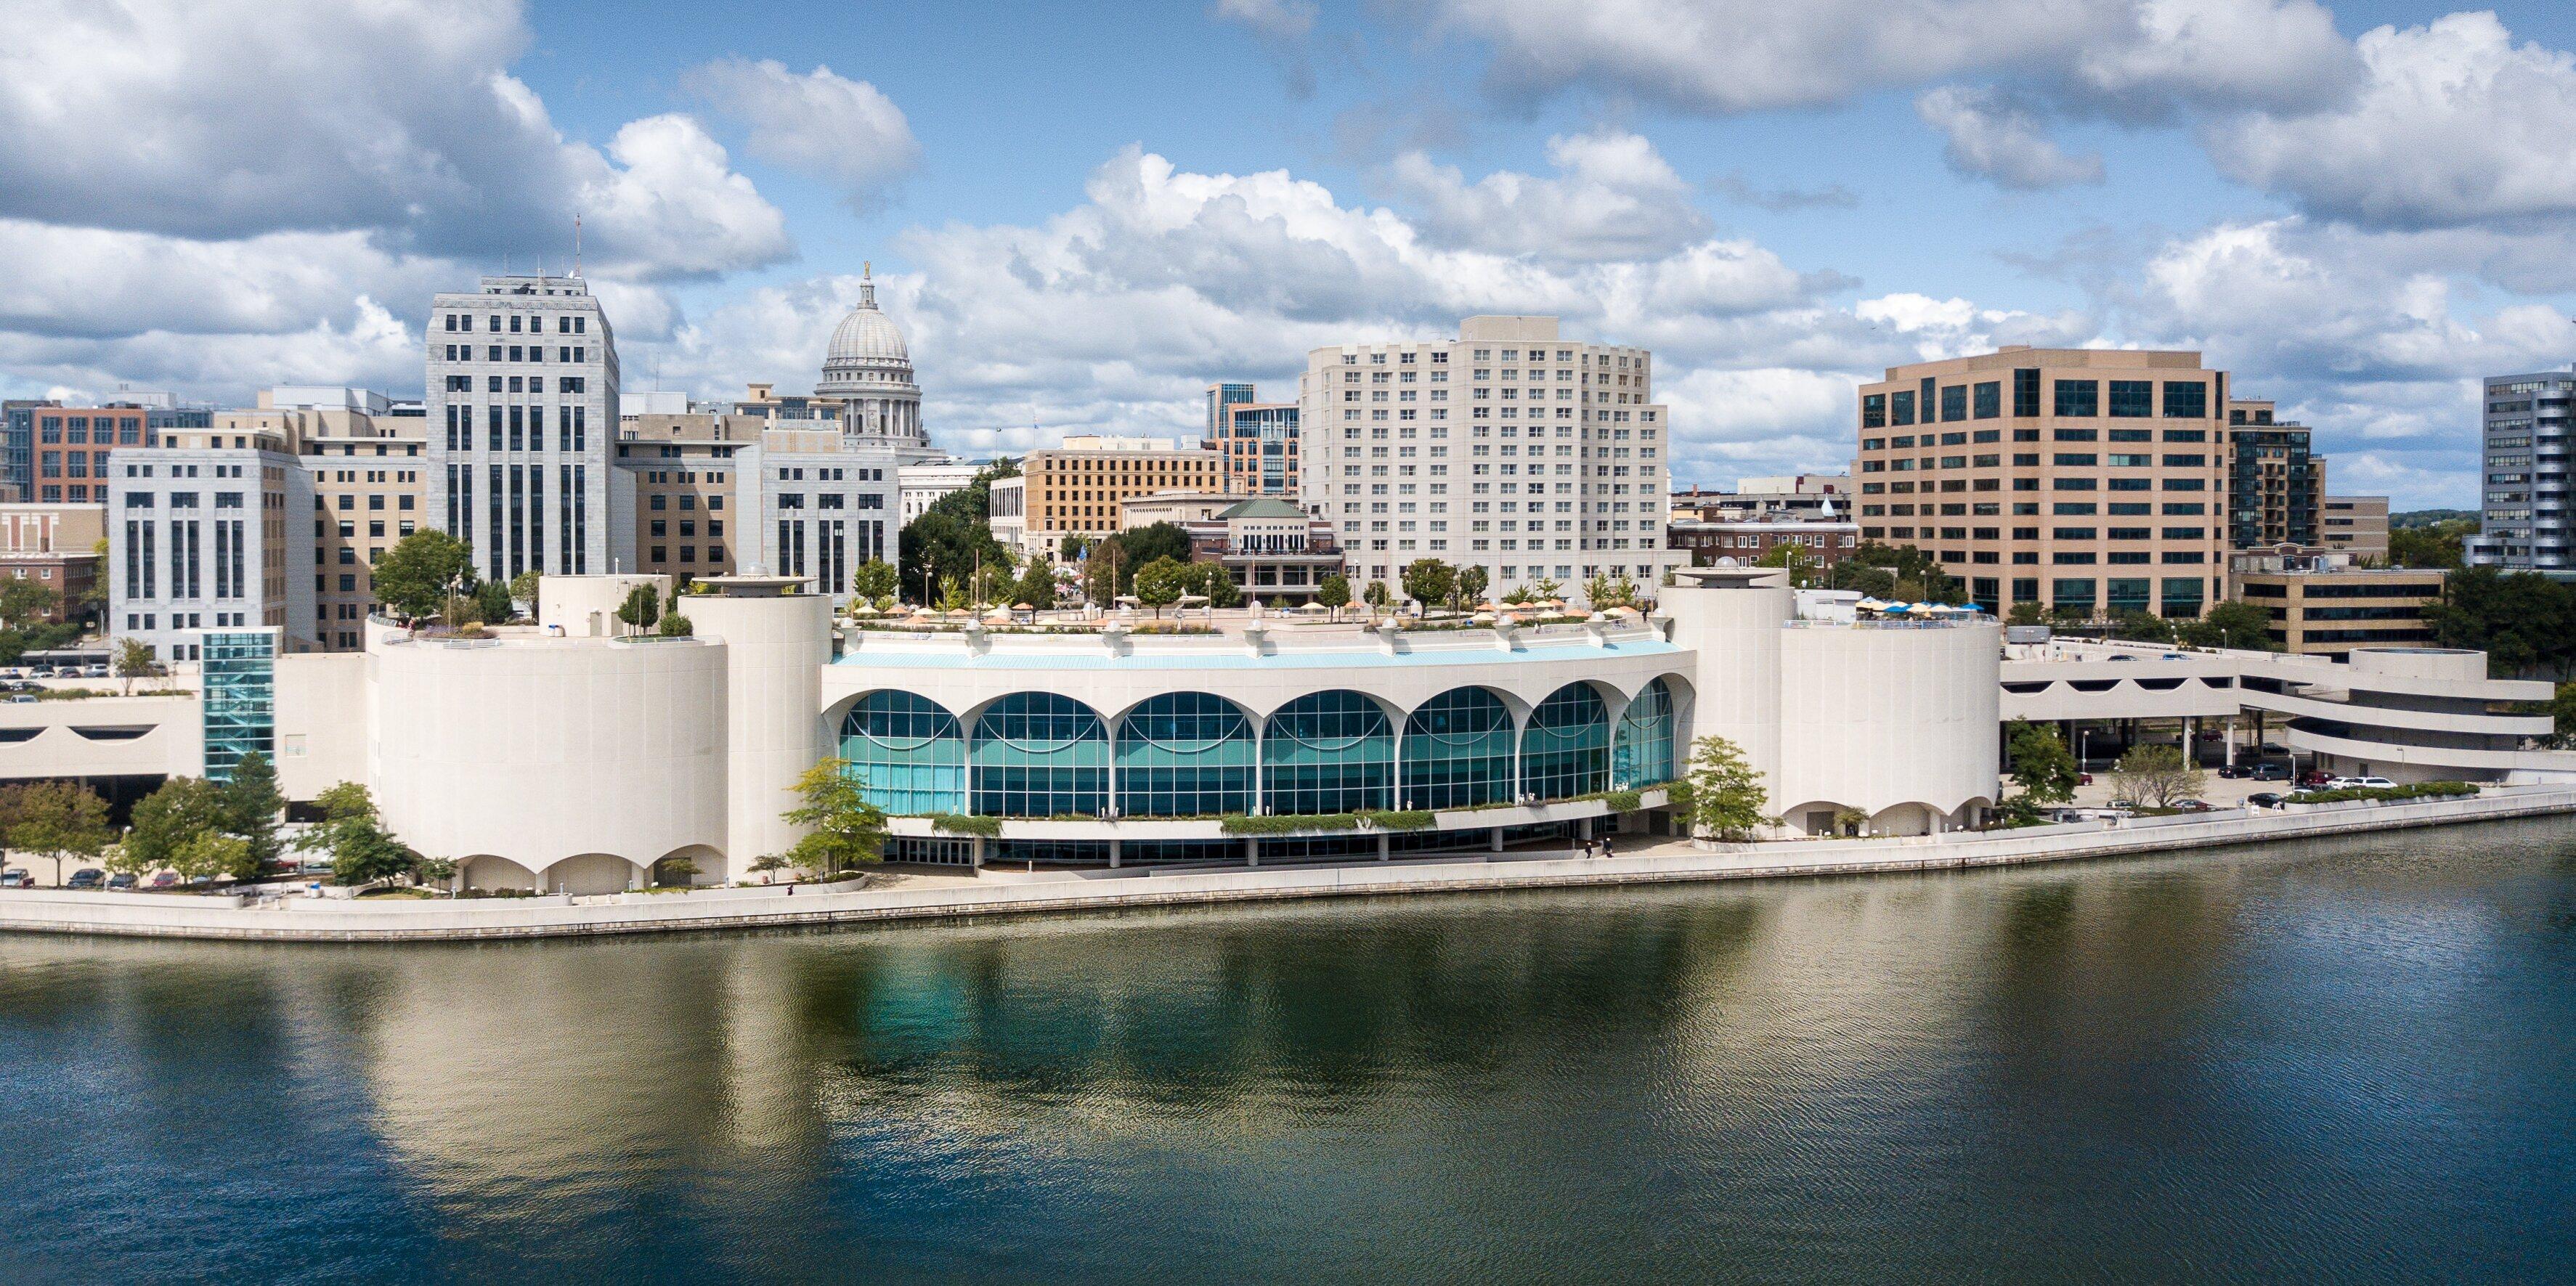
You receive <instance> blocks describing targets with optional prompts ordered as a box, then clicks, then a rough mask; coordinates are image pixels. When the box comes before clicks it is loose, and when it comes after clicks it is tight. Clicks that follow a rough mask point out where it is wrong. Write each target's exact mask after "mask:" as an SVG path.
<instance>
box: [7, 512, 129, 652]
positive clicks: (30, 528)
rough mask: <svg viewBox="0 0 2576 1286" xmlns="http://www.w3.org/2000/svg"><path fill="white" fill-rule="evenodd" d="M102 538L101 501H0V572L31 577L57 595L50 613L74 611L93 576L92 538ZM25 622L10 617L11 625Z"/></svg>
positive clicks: (95, 540) (95, 569) (94, 541)
mask: <svg viewBox="0 0 2576 1286" xmlns="http://www.w3.org/2000/svg"><path fill="white" fill-rule="evenodd" d="M105 539H107V506H106V504H105V503H103V502H102V503H100V504H88V505H74V504H59V505H49V504H42V503H38V504H7V503H0V577H7V578H14V579H17V580H27V581H34V582H35V583H37V584H39V585H42V586H44V587H45V588H47V589H50V590H52V591H54V592H55V593H57V594H60V595H62V604H63V605H62V608H61V610H58V611H56V612H54V613H52V614H51V616H50V619H53V620H57V621H59V620H62V619H64V618H65V616H66V615H78V614H79V613H80V611H81V606H80V603H81V599H82V598H84V597H86V596H87V595H88V594H89V592H90V589H91V587H92V586H93V585H95V584H96V583H97V580H98V544H99V542H100V541H102V540H105ZM24 623H25V622H20V621H11V622H10V624H12V625H19V624H24Z"/></svg>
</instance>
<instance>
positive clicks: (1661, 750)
mask: <svg viewBox="0 0 2576 1286" xmlns="http://www.w3.org/2000/svg"><path fill="white" fill-rule="evenodd" d="M1978 583H1979V584H1982V585H1985V586H1988V587H1989V591H1988V593H1989V596H1991V593H1992V590H1991V587H1992V586H1993V584H1994V582H1993V581H1990V580H1989V581H1980V582H1978ZM1672 779H1673V690H1672V688H1671V687H1670V686H1669V685H1667V684H1666V683H1665V682H1664V681H1663V680H1662V679H1657V680H1655V681H1654V682H1652V683H1649V684H1647V685H1646V690H1645V691H1643V692H1640V693H1638V694H1637V699H1636V700H1634V701H1631V702H1629V703H1628V712H1627V713H1626V714H1623V715H1621V716H1619V736H1618V739H1617V740H1615V741H1613V742H1612V743H1611V745H1610V788H1611V789H1612V790H1635V789H1636V788H1638V787H1640V786H1655V785H1660V784H1662V783H1664V782H1668V781H1671V780H1672Z"/></svg>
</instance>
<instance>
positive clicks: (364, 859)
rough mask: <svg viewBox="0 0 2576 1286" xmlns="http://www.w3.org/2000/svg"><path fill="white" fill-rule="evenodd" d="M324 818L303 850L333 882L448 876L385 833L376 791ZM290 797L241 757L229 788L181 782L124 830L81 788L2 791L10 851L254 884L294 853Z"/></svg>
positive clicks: (347, 791)
mask: <svg viewBox="0 0 2576 1286" xmlns="http://www.w3.org/2000/svg"><path fill="white" fill-rule="evenodd" d="M314 805H315V807H316V808H317V809H318V810H319V811H320V813H321V815H322V817H321V820H320V821H319V822H317V823H315V824H314V825H313V826H311V827H309V828H308V829H307V830H306V832H305V834H304V835H303V837H302V839H301V841H300V843H299V845H298V847H299V848H300V849H301V850H302V851H304V852H308V853H314V854H317V855H321V856H324V857H327V858H328V859H329V860H330V862H331V873H332V878H333V879H334V880H335V881H336V882H338V883H341V884H351V885H364V884H374V883H380V882H383V881H387V880H393V879H402V878H411V879H422V880H444V879H447V878H448V877H450V876H452V875H454V874H455V867H454V866H453V864H451V863H448V862H445V861H435V860H428V859H424V858H422V857H421V856H420V855H419V854H417V853H414V852H413V851H411V849H410V848H408V847H406V846H404V844H403V843H402V842H401V841H400V840H398V839H396V838H395V837H394V836H393V834H392V833H391V832H389V831H387V830H386V829H385V826H384V822H383V819H382V818H380V817H379V816H378V815H377V812H376V805H375V801H374V799H373V798H371V797H370V796H369V795H368V793H367V788H366V787H365V786H363V785H360V784H358V783H356V782H342V783H340V784H339V785H337V786H333V787H332V788H330V789H329V790H326V791H323V792H322V793H321V795H320V796H319V797H317V798H316V799H315V800H314ZM285 809H286V797H285V796H284V795H283V794H281V793H280V792H279V790H278V788H277V772H276V769H275V768H273V767H272V766H270V764H269V762H268V758H267V756H265V755H261V754H258V753H256V752H254V753H251V754H247V755H244V756H242V757H241V760H240V761H239V762H237V763H235V764H234V765H233V770H232V772H231V774H230V775H228V776H227V777H226V778H225V780H223V781H221V782H215V781H209V780H207V779H206V778H203V777H173V778H171V779H169V780H168V781H165V782H163V783H162V784H161V785H160V787H159V788H158V789H156V790H154V791H153V792H152V793H151V794H149V795H146V796H144V797H143V798H142V799H141V800H138V801H136V803H135V805H134V813H133V817H132V818H131V820H130V821H129V823H128V824H127V826H126V828H125V829H124V831H123V832H121V833H120V832H119V831H118V830H117V829H116V827H115V825H114V824H113V823H112V822H111V820H110V815H109V809H108V806H107V801H106V800H104V799H102V798H100V797H99V795H98V792H96V791H94V790H91V789H90V788H89V787H87V786H84V785H81V784H79V783H77V782H68V781H34V782H20V783H16V784H13V785H9V786H5V787H0V847H6V848H12V849H17V850H19V851H22V852H28V853H35V854H39V855H41V856H45V857H49V858H52V859H54V860H55V861H57V862H60V861H64V860H68V859H73V858H80V859H84V860H90V861H96V862H98V863H99V864H101V865H102V866H105V867H106V868H107V869H109V870H111V871H125V872H132V873H134V874H137V875H144V874H150V873H152V872H156V871H170V872H174V873H176V874H177V875H178V876H179V877H180V878H182V879H187V880H195V879H197V878H199V877H205V878H208V879H233V880H246V879H250V878H251V877H253V876H256V875H258V874H260V873H262V872H263V871H266V870H270V869H273V868H274V867H275V866H276V864H277V863H279V862H280V861H282V860H283V859H284V857H285V855H286V845H285V843H284V842H283V841H282V840H281V839H280V837H279V834H278V818H279V816H280V815H281V814H282V813H283V812H284V811H285Z"/></svg>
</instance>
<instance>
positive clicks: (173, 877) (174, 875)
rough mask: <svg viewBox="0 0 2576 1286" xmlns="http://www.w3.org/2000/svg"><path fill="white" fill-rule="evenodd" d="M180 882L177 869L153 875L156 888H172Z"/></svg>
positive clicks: (153, 884) (153, 883)
mask: <svg viewBox="0 0 2576 1286" xmlns="http://www.w3.org/2000/svg"><path fill="white" fill-rule="evenodd" d="M178 883H179V873H178V872H176V871H163V872H162V873H160V874H159V875H155V876H153V877H152V887H154V888H156V889H166V888H171V887H174V886H176V885H177V884H178Z"/></svg>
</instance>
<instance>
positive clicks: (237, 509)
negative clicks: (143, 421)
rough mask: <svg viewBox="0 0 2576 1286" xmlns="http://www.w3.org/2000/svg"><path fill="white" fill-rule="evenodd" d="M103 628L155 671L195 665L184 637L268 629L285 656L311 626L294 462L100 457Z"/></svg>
mask: <svg viewBox="0 0 2576 1286" xmlns="http://www.w3.org/2000/svg"><path fill="white" fill-rule="evenodd" d="M109 459H110V464H109V468H110V470H111V472H112V473H113V474H114V476H113V477H111V478H110V479H109V485H110V492H111V499H110V502H109V506H108V513H107V565H106V566H104V567H101V568H100V569H99V575H100V576H101V577H103V578H105V580H106V581H107V586H108V591H107V592H108V613H107V624H108V631H109V633H110V634H111V635H113V636H115V637H118V638H133V639H140V640H142V641H143V642H145V643H148V644H150V645H151V647H152V650H153V652H154V653H155V654H156V655H158V656H160V657H161V658H162V659H163V660H164V661H193V660H195V659H197V646H198V645H197V640H196V637H195V635H194V634H193V633H192V632H193V631H196V630H204V629H241V628H255V627H260V626H274V627H277V628H279V629H282V630H284V631H285V632H286V636H287V639H288V642H287V644H286V646H287V648H288V649H289V650H302V649H307V648H314V647H319V646H321V645H322V639H321V636H320V632H319V631H318V630H317V628H316V626H315V623H314V607H313V604H314V581H313V576H314V573H315V552H314V550H315V541H314V539H313V537H312V535H311V531H310V528H309V526H308V524H310V523H311V522H312V521H313V517H312V514H313V509H314V506H313V484H312V479H311V476H310V475H309V474H307V473H306V471H305V468H304V466H303V464H302V462H300V461H298V460H297V459H296V457H294V456H292V455H289V454H287V453H286V452H284V451H277V450H268V449H263V448H256V447H243V448H233V447H222V448H205V447H171V446H161V447H138V448H134V449H131V450H122V449H121V450H119V451H117V452H116V454H115V455H113V456H111V457H110V458H109Z"/></svg>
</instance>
